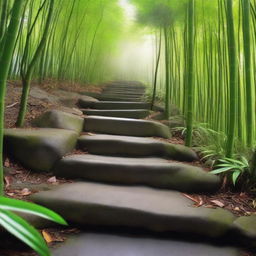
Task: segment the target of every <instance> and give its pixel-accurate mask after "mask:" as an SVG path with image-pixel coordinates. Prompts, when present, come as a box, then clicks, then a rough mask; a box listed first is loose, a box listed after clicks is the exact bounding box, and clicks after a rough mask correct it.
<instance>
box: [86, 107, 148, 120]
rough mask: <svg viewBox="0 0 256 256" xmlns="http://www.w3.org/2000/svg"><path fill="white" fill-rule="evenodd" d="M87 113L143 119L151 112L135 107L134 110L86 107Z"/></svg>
mask: <svg viewBox="0 0 256 256" xmlns="http://www.w3.org/2000/svg"><path fill="white" fill-rule="evenodd" d="M83 113H84V114H85V115H93V116H112V117H124V118H135V119H142V118H145V117H147V116H148V115H149V114H150V111H149V110H145V109H134V110H126V109H123V110H98V109H84V110H83Z"/></svg>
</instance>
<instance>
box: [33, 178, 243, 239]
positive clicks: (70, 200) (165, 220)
mask: <svg viewBox="0 0 256 256" xmlns="http://www.w3.org/2000/svg"><path fill="white" fill-rule="evenodd" d="M29 199H30V200H32V201H34V202H35V203H38V204H40V205H43V206H46V207H48V208H50V209H52V210H54V211H56V212H57V213H59V214H60V215H61V216H62V217H64V218H65V219H66V220H67V221H68V222H70V223H74V224H77V225H79V227H81V228H82V227H83V226H84V227H88V226H91V227H93V226H97V227H102V228H104V227H105V228H106V227H108V229H111V227H112V228H129V229H131V230H134V231H135V230H150V231H154V232H157V233H158V234H159V233H162V232H164V233H165V234H174V233H175V234H183V235H185V234H189V235H191V237H193V235H194V236H199V237H201V238H202V239H204V238H205V237H209V238H214V239H222V238H223V237H225V236H229V235H230V234H233V235H235V234H237V233H238V232H239V229H238V228H237V227H235V226H234V225H233V221H234V220H235V217H234V216H233V214H232V213H230V212H228V211H226V210H224V209H220V208H218V209H209V208H203V207H200V208H195V207H192V201H190V200H189V199H187V198H185V197H184V196H183V195H182V194H180V193H178V192H173V191H166V190H156V189H151V188H145V187H126V186H112V185H103V184H97V183H88V182H79V183H72V184H65V185H61V186H58V187H57V188H56V189H54V190H51V191H44V192H39V193H37V194H34V195H32V196H31V197H29Z"/></svg>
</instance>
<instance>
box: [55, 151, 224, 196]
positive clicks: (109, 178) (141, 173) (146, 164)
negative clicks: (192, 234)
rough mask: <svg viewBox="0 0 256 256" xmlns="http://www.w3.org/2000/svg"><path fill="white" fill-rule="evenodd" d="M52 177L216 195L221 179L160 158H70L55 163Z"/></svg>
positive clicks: (95, 156)
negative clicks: (213, 193)
mask: <svg viewBox="0 0 256 256" xmlns="http://www.w3.org/2000/svg"><path fill="white" fill-rule="evenodd" d="M53 172H54V173H55V175H57V176H60V177H67V178H77V179H84V180H89V181H96V182H106V183H113V184H128V185H148V186H152V187H156V188H167V189H173V190H178V191H182V192H194V193H195V192H216V191H217V190H218V189H219V187H220V179H219V177H217V176H216V175H213V174H211V173H207V172H205V171H204V170H202V169H201V168H198V167H194V166H192V165H185V164H181V163H171V162H168V161H167V160H164V159H161V158H129V157H110V156H98V155H90V154H85V155H77V154H76V155H71V156H67V157H65V158H62V159H61V160H60V161H58V162H57V163H56V165H55V167H54V169H53Z"/></svg>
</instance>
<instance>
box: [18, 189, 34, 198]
mask: <svg viewBox="0 0 256 256" xmlns="http://www.w3.org/2000/svg"><path fill="white" fill-rule="evenodd" d="M31 194H32V192H31V191H30V190H29V189H28V188H23V189H22V190H21V192H20V195H22V196H29V195H31Z"/></svg>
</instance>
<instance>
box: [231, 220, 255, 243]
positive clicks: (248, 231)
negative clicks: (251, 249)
mask: <svg viewBox="0 0 256 256" xmlns="http://www.w3.org/2000/svg"><path fill="white" fill-rule="evenodd" d="M234 225H235V226H236V227H237V228H239V229H240V230H241V232H242V233H243V234H244V235H245V236H247V237H248V238H253V239H254V240H255V239H256V215H252V216H242V217H239V218H237V219H236V220H235V221H234ZM255 245H256V242H255Z"/></svg>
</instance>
